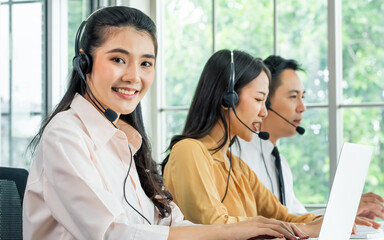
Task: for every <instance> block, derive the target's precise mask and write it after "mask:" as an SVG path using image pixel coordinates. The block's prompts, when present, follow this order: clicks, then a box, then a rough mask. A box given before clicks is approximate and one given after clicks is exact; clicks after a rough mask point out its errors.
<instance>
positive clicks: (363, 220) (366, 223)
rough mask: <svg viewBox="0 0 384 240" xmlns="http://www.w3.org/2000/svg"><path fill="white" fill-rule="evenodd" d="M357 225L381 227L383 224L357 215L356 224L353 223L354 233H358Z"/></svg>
mask: <svg viewBox="0 0 384 240" xmlns="http://www.w3.org/2000/svg"><path fill="white" fill-rule="evenodd" d="M356 225H364V226H368V227H373V228H376V229H378V228H380V226H381V225H380V223H377V222H375V221H373V220H372V219H369V218H366V217H359V216H357V217H356V219H355V224H354V225H353V229H352V234H356Z"/></svg>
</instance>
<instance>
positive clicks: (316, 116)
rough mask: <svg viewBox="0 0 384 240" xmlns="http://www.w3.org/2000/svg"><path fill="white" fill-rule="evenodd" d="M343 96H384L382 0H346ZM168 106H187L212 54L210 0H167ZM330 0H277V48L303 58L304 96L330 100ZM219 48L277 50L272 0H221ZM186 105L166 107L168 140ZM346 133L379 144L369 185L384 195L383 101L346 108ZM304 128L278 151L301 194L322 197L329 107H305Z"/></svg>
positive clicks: (311, 199) (310, 199)
mask: <svg viewBox="0 0 384 240" xmlns="http://www.w3.org/2000/svg"><path fill="white" fill-rule="evenodd" d="M342 5H343V8H342V9H343V11H342V17H343V27H342V31H343V32H342V47H343V49H342V51H343V81H342V84H341V85H342V88H343V98H342V102H343V103H345V104H348V103H363V102H383V98H384V91H383V89H384V81H382V76H383V74H384V40H383V38H382V36H383V35H384V27H383V25H382V23H384V15H383V14H382V12H383V10H384V3H382V1H379V0H367V1H343V3H342ZM165 6H167V7H166V10H165V15H166V16H165V21H166V22H165V24H166V25H165V29H164V30H165V31H166V35H165V47H164V49H165V50H164V51H165V55H166V62H165V66H166V86H165V88H166V89H167V93H171V94H167V97H166V105H167V106H189V104H190V101H191V99H192V95H193V93H194V90H195V87H196V84H197V81H198V80H199V75H200V73H201V71H202V68H203V65H204V63H205V62H206V60H207V59H208V57H209V56H210V55H211V54H212V44H213V41H212V16H211V14H212V13H211V11H212V3H211V1H202V0H200V1H192V0H190V1H181V0H179V1H174V0H167V1H165ZM327 15H328V14H327V1H326V0H321V1H318V0H306V1H304V0H299V1H297V0H288V1H279V2H278V7H277V16H278V28H277V31H278V33H277V36H278V38H277V45H278V46H277V50H278V54H279V55H281V56H283V57H285V58H293V59H296V60H297V61H298V62H300V63H302V67H303V68H304V69H305V73H303V74H300V76H301V79H302V80H303V83H304V86H305V88H306V96H305V102H306V103H312V104H319V103H320V104H327V103H328V67H327V66H328V39H327V34H328V33H327V25H328V23H327ZM216 21H217V23H216V24H217V28H216V49H217V50H218V49H222V48H228V49H242V50H245V51H247V52H249V53H251V54H253V55H254V56H256V57H262V58H265V57H267V56H268V55H270V54H273V1H267V0H265V1H247V0H242V1H233V0H227V1H224V0H218V1H216ZM186 114H187V111H184V112H166V119H167V121H166V128H167V130H166V132H167V136H166V140H165V141H166V143H167V144H168V143H169V140H170V138H171V137H172V136H173V135H174V134H179V133H180V132H181V130H182V127H183V124H184V119H185V117H186ZM342 115H343V136H344V141H349V142H355V143H362V144H369V145H374V146H375V152H374V156H373V158H372V162H371V166H370V169H369V173H368V176H367V181H366V186H365V191H375V192H377V193H379V194H381V195H383V196H384V188H383V185H384V174H383V172H384V159H383V157H382V155H383V154H382V149H384V146H383V144H384V134H383V131H382V129H383V127H384V126H383V124H384V123H383V121H382V119H383V118H384V111H383V108H380V107H377V108H376V107H375V108H362V107H360V108H358V107H357V108H347V109H344V110H343V112H342ZM302 124H303V126H304V127H305V128H306V130H307V131H306V133H305V135H303V136H295V137H293V138H287V139H282V140H281V141H280V149H281V151H280V152H281V153H282V154H283V155H284V156H285V157H286V158H287V160H288V162H289V164H290V166H291V168H292V172H293V177H294V183H295V184H294V189H295V193H296V196H297V197H298V198H299V200H300V201H302V202H304V203H325V202H326V201H327V198H328V192H329V186H328V185H329V153H328V144H329V143H328V141H329V139H328V109H327V108H313V109H307V111H306V112H305V114H304V119H303V123H302Z"/></svg>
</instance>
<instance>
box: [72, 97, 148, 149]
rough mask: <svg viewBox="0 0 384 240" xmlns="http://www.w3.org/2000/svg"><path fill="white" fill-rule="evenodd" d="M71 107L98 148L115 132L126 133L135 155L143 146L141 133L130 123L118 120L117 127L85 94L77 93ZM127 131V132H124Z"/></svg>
mask: <svg viewBox="0 0 384 240" xmlns="http://www.w3.org/2000/svg"><path fill="white" fill-rule="evenodd" d="M71 109H72V110H73V111H74V112H75V113H76V114H77V115H78V117H79V118H80V120H81V121H82V123H83V125H84V127H85V129H86V130H87V132H88V134H89V136H90V138H91V139H92V141H93V142H94V143H95V146H96V148H97V149H98V148H100V147H102V146H103V145H105V144H106V143H107V142H108V141H109V140H110V139H111V138H112V137H113V136H114V135H115V134H119V135H121V136H123V135H126V137H127V138H128V143H129V144H130V146H131V150H132V154H133V155H134V154H135V153H136V152H137V150H138V149H139V148H140V146H141V140H142V139H141V135H140V134H139V132H137V131H136V130H135V129H134V128H133V127H132V126H130V125H129V124H127V123H125V122H123V121H120V120H119V121H118V123H117V126H118V127H119V129H120V130H121V131H120V130H119V129H116V128H115V127H114V126H113V125H112V124H111V123H110V122H109V121H108V119H106V118H105V117H104V116H103V115H102V114H101V113H100V112H99V111H97V109H96V108H95V107H94V106H93V105H92V104H91V103H90V102H89V101H88V100H86V99H85V98H84V97H83V96H81V95H80V94H78V93H76V95H75V97H74V98H73V100H72V103H71ZM124 133H125V134H124Z"/></svg>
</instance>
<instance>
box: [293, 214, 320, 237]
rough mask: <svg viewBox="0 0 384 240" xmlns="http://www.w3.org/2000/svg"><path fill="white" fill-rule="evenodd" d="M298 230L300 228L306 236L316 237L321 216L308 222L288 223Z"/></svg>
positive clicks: (318, 232)
mask: <svg viewBox="0 0 384 240" xmlns="http://www.w3.org/2000/svg"><path fill="white" fill-rule="evenodd" d="M290 224H291V225H294V226H295V227H297V228H298V229H299V230H301V231H302V232H303V233H304V234H306V235H307V236H308V237H311V238H313V237H318V236H319V234H320V229H321V225H322V224H323V217H320V218H318V219H316V220H314V221H312V222H309V223H290Z"/></svg>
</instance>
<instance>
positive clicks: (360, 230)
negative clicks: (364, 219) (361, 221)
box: [351, 223, 384, 239]
mask: <svg viewBox="0 0 384 240" xmlns="http://www.w3.org/2000/svg"><path fill="white" fill-rule="evenodd" d="M383 228H384V226H383V224H382V223H381V228H379V229H375V228H372V227H368V226H362V225H357V226H356V230H357V231H356V234H354V235H351V239H356V238H357V239H358V238H379V237H384V231H383V230H384V229H383Z"/></svg>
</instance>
